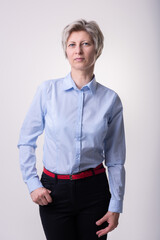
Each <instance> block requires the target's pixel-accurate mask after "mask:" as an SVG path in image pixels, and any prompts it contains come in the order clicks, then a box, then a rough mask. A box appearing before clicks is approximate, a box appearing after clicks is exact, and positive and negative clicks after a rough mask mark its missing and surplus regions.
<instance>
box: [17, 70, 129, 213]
mask: <svg viewBox="0 0 160 240" xmlns="http://www.w3.org/2000/svg"><path fill="white" fill-rule="evenodd" d="M43 131H45V136H44V147H43V164H44V167H45V168H46V169H47V170H49V171H51V172H54V173H59V174H73V173H77V172H81V171H84V170H86V169H88V168H95V167H96V166H97V165H99V164H100V163H102V162H103V161H104V163H105V165H106V166H107V168H108V178H109V186H110V191H111V200H110V205H109V209H108V210H109V211H112V212H122V206H123V196H124V187H125V170H124V162H125V136H124V124H123V107H122V103H121V100H120V98H119V97H118V95H117V93H115V92H114V91H113V90H111V89H109V88H107V87H105V86H103V85H102V84H100V83H98V82H97V81H96V79H95V75H94V76H93V79H92V80H91V81H90V82H89V83H88V84H86V85H85V86H83V87H82V88H81V89H79V88H77V86H76V84H75V82H74V81H73V79H72V78H71V73H69V74H68V75H67V76H66V77H64V78H59V79H53V80H48V81H44V82H42V83H41V84H40V85H39V87H38V89H37V92H36V94H35V96H34V98H33V101H32V103H31V106H30V108H29V111H28V112H27V115H26V117H25V119H24V122H23V124H22V128H21V131H20V137H19V142H18V147H19V150H20V151H19V152H20V166H21V171H22V175H23V179H24V181H25V183H27V186H28V189H29V192H32V191H33V190H35V189H37V188H39V187H42V184H41V182H40V180H39V177H38V175H37V170H36V155H35V149H36V147H37V145H36V140H37V137H38V136H39V135H41V134H42V133H43ZM95 191H96V189H95Z"/></svg>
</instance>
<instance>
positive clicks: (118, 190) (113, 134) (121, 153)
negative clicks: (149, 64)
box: [105, 94, 126, 213]
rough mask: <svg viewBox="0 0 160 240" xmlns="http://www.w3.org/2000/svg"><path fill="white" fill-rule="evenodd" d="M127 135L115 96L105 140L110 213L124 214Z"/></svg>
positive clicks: (120, 104)
mask: <svg viewBox="0 0 160 240" xmlns="http://www.w3.org/2000/svg"><path fill="white" fill-rule="evenodd" d="M125 152H126V150H125V133H124V123H123V107H122V103H121V100H120V98H119V97H118V95H117V94H116V95H115V98H114V103H113V106H112V111H111V115H110V118H109V121H108V132H107V135H106V139H105V164H106V166H107V167H108V177H109V185H110V191H111V200H110V204H109V209H108V210H109V211H111V212H120V213H121V212H122V209H123V196H124V189H125V169H124V162H125Z"/></svg>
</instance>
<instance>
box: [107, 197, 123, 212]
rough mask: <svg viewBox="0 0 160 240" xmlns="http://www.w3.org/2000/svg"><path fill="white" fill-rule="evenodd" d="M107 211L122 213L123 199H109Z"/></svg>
mask: <svg viewBox="0 0 160 240" xmlns="http://www.w3.org/2000/svg"><path fill="white" fill-rule="evenodd" d="M108 211H110V212H118V213H122V211H123V200H114V199H111V200H110V203H109V208H108Z"/></svg>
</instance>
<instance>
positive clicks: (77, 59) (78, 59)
mask: <svg viewBox="0 0 160 240" xmlns="http://www.w3.org/2000/svg"><path fill="white" fill-rule="evenodd" d="M83 60H84V58H75V61H77V62H81V61H83Z"/></svg>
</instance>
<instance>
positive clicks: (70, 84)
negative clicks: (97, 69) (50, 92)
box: [63, 72, 97, 94]
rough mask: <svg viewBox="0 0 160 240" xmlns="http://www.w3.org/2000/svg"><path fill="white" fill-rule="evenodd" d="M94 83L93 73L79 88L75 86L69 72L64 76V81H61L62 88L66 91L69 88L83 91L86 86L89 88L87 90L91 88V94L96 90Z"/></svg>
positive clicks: (95, 83)
mask: <svg viewBox="0 0 160 240" xmlns="http://www.w3.org/2000/svg"><path fill="white" fill-rule="evenodd" d="M96 85H97V82H96V78H95V75H93V78H92V80H91V81H90V82H89V83H87V84H86V85H85V86H83V87H82V88H81V89H79V88H77V86H76V84H75V82H74V80H73V79H72V77H71V72H70V73H69V74H68V75H67V76H66V77H65V78H64V81H63V87H64V90H66V91H67V90H70V89H75V90H79V91H85V90H86V89H87V88H89V90H91V92H92V94H94V93H95V91H96Z"/></svg>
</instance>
